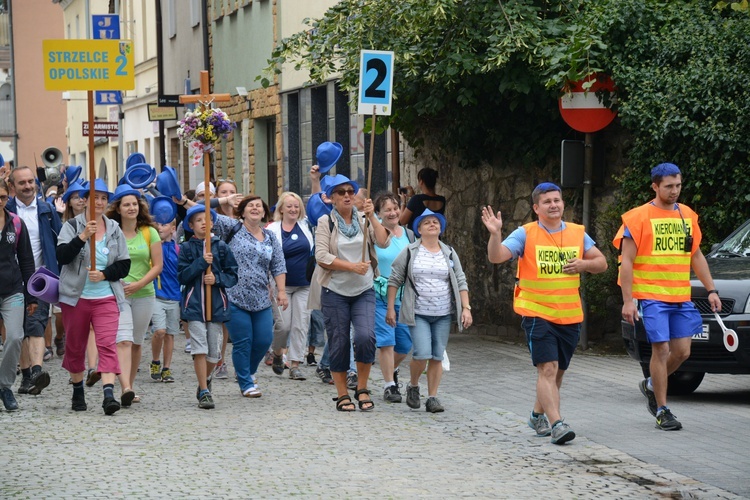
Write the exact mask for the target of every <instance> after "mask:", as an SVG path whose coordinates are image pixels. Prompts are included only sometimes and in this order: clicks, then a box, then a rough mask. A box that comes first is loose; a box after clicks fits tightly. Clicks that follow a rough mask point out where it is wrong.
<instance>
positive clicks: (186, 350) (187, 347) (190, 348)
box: [185, 339, 193, 354]
mask: <svg viewBox="0 0 750 500" xmlns="http://www.w3.org/2000/svg"><path fill="white" fill-rule="evenodd" d="M192 350H193V348H192V346H191V345H190V339H188V341H187V342H185V352H186V353H188V354H190V351H192Z"/></svg>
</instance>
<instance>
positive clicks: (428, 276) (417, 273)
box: [412, 245, 452, 316]
mask: <svg viewBox="0 0 750 500" xmlns="http://www.w3.org/2000/svg"><path fill="white" fill-rule="evenodd" d="M448 273H450V269H449V268H448V263H447V262H446V260H445V255H443V252H442V251H441V250H438V251H437V252H435V253H432V252H430V251H429V250H427V249H426V248H425V247H423V246H422V245H420V246H419V250H418V251H417V255H416V256H414V264H413V266H412V275H413V277H414V288H415V289H416V290H417V293H418V294H419V295H418V296H417V300H416V303H415V304H414V313H415V314H421V315H422V316H447V315H449V314H450V313H451V301H452V298H451V281H450V275H449V274H448Z"/></svg>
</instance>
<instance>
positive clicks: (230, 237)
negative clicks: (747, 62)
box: [224, 221, 242, 244]
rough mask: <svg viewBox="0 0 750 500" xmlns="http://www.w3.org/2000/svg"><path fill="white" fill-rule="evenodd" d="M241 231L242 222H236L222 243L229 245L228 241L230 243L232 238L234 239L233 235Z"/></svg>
mask: <svg viewBox="0 0 750 500" xmlns="http://www.w3.org/2000/svg"><path fill="white" fill-rule="evenodd" d="M240 229H242V222H239V221H238V222H237V224H235V225H234V226H232V229H230V230H229V233H228V234H227V235H226V236H225V237H224V243H226V244H229V242H230V241H232V238H234V235H235V234H237V233H238V232H239V230H240Z"/></svg>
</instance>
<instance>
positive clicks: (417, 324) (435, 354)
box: [409, 314, 453, 361]
mask: <svg viewBox="0 0 750 500" xmlns="http://www.w3.org/2000/svg"><path fill="white" fill-rule="evenodd" d="M451 321H453V315H451V314H448V315H445V316H422V315H421V314H415V315H414V326H410V327H409V330H410V331H411V340H412V343H413V344H414V352H412V354H411V356H412V358H413V359H434V360H435V361H442V360H443V355H444V354H445V346H446V344H448V335H450V333H451Z"/></svg>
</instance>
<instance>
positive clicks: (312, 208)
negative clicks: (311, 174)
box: [306, 192, 332, 226]
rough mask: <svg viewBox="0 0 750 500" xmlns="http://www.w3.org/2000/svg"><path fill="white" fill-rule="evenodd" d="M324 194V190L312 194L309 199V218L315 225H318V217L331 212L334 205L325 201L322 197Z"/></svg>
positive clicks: (307, 208)
mask: <svg viewBox="0 0 750 500" xmlns="http://www.w3.org/2000/svg"><path fill="white" fill-rule="evenodd" d="M322 194H323V193H322V192H321V193H315V194H314V195H312V196H310V199H309V200H307V207H306V210H307V220H309V221H310V224H312V225H313V226H317V225H318V219H320V218H321V217H323V216H324V215H328V214H330V213H331V208H332V206H331V204H330V203H325V202H323V199H322V198H321V195H322Z"/></svg>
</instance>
